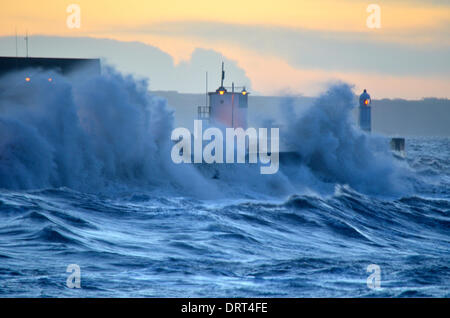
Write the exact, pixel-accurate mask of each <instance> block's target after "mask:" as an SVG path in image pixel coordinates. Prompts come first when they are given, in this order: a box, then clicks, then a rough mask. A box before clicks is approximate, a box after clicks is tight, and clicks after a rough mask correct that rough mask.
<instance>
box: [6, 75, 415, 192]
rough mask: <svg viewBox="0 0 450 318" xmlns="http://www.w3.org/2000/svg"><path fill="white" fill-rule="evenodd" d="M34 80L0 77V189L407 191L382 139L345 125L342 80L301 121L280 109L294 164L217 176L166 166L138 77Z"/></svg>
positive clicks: (161, 115)
mask: <svg viewBox="0 0 450 318" xmlns="http://www.w3.org/2000/svg"><path fill="white" fill-rule="evenodd" d="M41 77H42V78H41ZM41 77H40V75H39V74H38V75H36V76H34V77H33V81H31V82H29V83H27V84H26V85H16V86H12V85H8V83H19V82H20V81H21V79H22V78H23V74H20V73H15V74H10V75H8V76H6V77H3V78H2V79H1V80H0V105H1V106H0V135H1V136H2V138H1V140H0V187H1V188H5V189H42V188H58V187H69V188H72V189H76V190H81V191H86V192H99V191H108V190H109V189H121V190H123V191H127V190H129V189H147V190H152V191H159V192H165V191H166V192H167V191H170V192H171V193H178V194H182V195H194V196H200V197H204V198H217V197H223V196H224V195H225V196H227V195H237V196H244V197H245V196H250V197H251V196H257V195H260V194H263V195H269V196H273V195H275V196H280V195H282V196H285V195H288V194H292V193H302V192H303V193H306V192H311V191H312V192H328V193H330V192H332V191H333V189H334V185H335V184H348V185H350V186H351V187H353V188H354V189H357V190H358V191H362V192H365V193H374V194H393V193H405V191H408V190H409V185H408V173H409V172H408V169H406V167H405V166H404V165H403V166H402V164H401V163H399V162H396V161H395V160H394V159H393V157H392V155H391V154H390V151H389V146H388V143H387V141H386V139H385V138H383V137H381V136H377V135H367V134H365V133H363V132H361V131H360V130H359V129H358V128H356V127H355V125H354V121H353V120H352V118H351V111H352V109H353V108H354V107H355V96H354V94H353V92H352V89H351V87H350V86H349V85H347V84H337V85H334V86H331V87H330V88H329V90H328V91H327V92H325V93H324V94H323V95H321V96H320V97H318V98H317V100H316V102H315V103H314V104H313V105H312V107H310V108H309V109H308V110H307V111H306V112H304V113H302V114H301V115H294V112H291V113H290V115H289V118H288V119H287V121H288V125H287V127H286V128H285V129H282V130H281V138H283V140H285V141H286V142H287V143H288V144H289V145H290V146H291V147H292V149H293V151H294V152H296V153H297V154H298V155H299V158H300V159H299V160H297V161H294V162H293V163H290V164H286V165H285V166H284V167H281V171H280V172H279V173H278V174H276V175H274V176H267V175H265V176H261V175H260V174H259V169H256V167H255V165H233V166H230V165H222V166H220V167H219V166H217V165H215V167H214V169H216V170H217V171H216V172H218V173H219V175H220V178H218V179H217V178H211V176H210V175H208V172H207V171H208V168H206V167H205V166H204V165H203V168H202V167H201V168H200V169H197V167H196V166H194V165H176V164H174V163H173V162H172V160H171V158H170V150H171V147H172V142H171V140H170V133H171V131H172V129H173V122H174V117H173V116H174V115H173V112H172V111H171V110H170V108H169V107H168V105H167V103H166V101H165V100H163V99H161V98H158V97H156V96H152V95H151V94H150V93H149V92H148V83H147V81H146V80H136V79H134V78H133V77H131V76H124V75H121V74H119V73H118V72H116V71H115V70H114V69H112V68H105V70H104V72H103V74H102V75H101V76H96V77H92V78H87V79H80V78H77V79H76V80H69V79H67V78H64V77H61V76H58V75H57V74H53V75H52V77H53V78H54V80H53V81H52V82H51V83H49V82H48V81H47V80H46V78H44V77H43V76H41ZM130 191H132V190H130Z"/></svg>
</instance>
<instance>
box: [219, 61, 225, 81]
mask: <svg viewBox="0 0 450 318" xmlns="http://www.w3.org/2000/svg"><path fill="white" fill-rule="evenodd" d="M224 79H225V71H224V70H223V62H222V81H221V82H220V87H223V80H224Z"/></svg>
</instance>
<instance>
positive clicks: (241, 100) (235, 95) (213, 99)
mask: <svg viewBox="0 0 450 318" xmlns="http://www.w3.org/2000/svg"><path fill="white" fill-rule="evenodd" d="M223 67H224V66H223V63H222V79H221V83H220V87H219V88H218V89H216V91H214V92H207V101H208V103H207V105H206V106H199V107H198V118H199V119H201V120H203V121H205V122H207V123H208V124H212V125H214V124H215V125H218V126H225V127H230V128H238V127H240V128H243V129H247V113H248V95H249V92H247V90H246V89H245V86H244V87H237V86H234V83H233V84H232V86H231V87H225V86H224V85H223V81H224V79H225V71H224V68H223Z"/></svg>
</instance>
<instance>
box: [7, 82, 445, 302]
mask: <svg viewBox="0 0 450 318" xmlns="http://www.w3.org/2000/svg"><path fill="white" fill-rule="evenodd" d="M60 81H61V83H58V81H55V82H56V83H55V84H53V85H55V86H53V87H48V84H45V85H47V86H44V84H39V83H37V84H35V85H36V86H33V87H31V88H30V89H29V90H28V91H25V93H23V91H20V94H21V96H20V98H18V97H17V94H13V93H11V94H9V93H5V91H3V97H2V99H1V101H2V104H0V136H1V140H0V189H1V190H0V296H2V297H449V296H450V292H449V287H450V255H449V252H450V216H449V213H450V139H449V138H416V139H407V141H406V142H407V149H406V151H407V159H406V160H400V159H396V158H394V157H393V156H392V155H391V153H390V151H389V148H388V146H387V145H388V141H387V139H386V138H384V137H382V136H378V135H376V134H374V135H373V136H368V135H366V134H364V133H362V132H360V131H358V129H357V128H356V127H355V126H354V125H353V122H352V119H351V115H350V111H351V108H352V107H353V106H354V105H353V95H352V92H351V89H350V88H349V87H348V86H346V85H341V86H337V87H332V88H330V90H329V91H328V92H327V93H324V95H322V96H321V97H319V98H318V99H317V102H316V103H315V105H314V106H313V107H312V108H311V110H309V111H308V112H306V113H303V114H301V115H299V117H298V118H290V119H289V120H288V126H287V127H288V128H287V129H286V130H285V131H286V133H285V134H284V135H283V134H282V137H283V138H285V140H288V141H289V143H290V145H291V147H293V149H294V151H295V152H296V153H297V154H298V155H299V156H298V157H296V158H294V159H292V158H291V160H287V162H283V161H282V162H281V164H280V171H279V172H278V173H277V174H276V175H260V174H259V169H258V168H257V167H255V166H254V165H253V166H252V165H234V166H232V165H231V166H230V165H223V166H218V165H217V166H215V167H212V166H208V165H206V164H203V165H196V166H193V165H175V164H173V163H172V162H171V161H170V157H168V154H170V130H171V127H172V126H171V125H172V121H171V118H172V117H171V116H172V115H171V112H170V110H168V108H167V106H166V105H165V102H164V101H162V100H160V99H158V98H156V97H153V96H148V93H146V89H145V83H139V82H136V81H134V80H132V79H129V78H123V77H122V76H120V75H117V74H111V75H108V76H103V77H101V78H98V79H95V82H94V83H89V82H88V83H83V84H71V83H68V82H65V81H64V80H63V79H61V80H60ZM93 84H95V85H93ZM141 84H142V87H141ZM39 85H41V86H39ZM22 89H23V88H22ZM27 89H28V88H27ZM42 92H44V93H45V94H43V93H42ZM287 103H288V102H287ZM214 169H216V170H215V172H213V173H212V172H211V171H212V170H214ZM212 176H213V177H212ZM70 264H77V265H78V266H79V267H80V269H81V288H79V289H77V288H74V289H71V288H68V287H67V285H66V280H67V278H68V276H69V275H70V274H71V273H68V272H66V269H67V267H68V265H70ZM371 264H375V265H377V266H379V268H380V272H379V273H380V288H377V289H372V288H369V286H368V284H367V278H368V277H369V275H371V272H368V271H367V267H368V266H369V265H371Z"/></svg>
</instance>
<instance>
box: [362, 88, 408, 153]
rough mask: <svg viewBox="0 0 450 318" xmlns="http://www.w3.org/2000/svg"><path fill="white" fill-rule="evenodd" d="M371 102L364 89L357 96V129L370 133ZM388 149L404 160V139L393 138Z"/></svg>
mask: <svg viewBox="0 0 450 318" xmlns="http://www.w3.org/2000/svg"><path fill="white" fill-rule="evenodd" d="M371 104H372V100H371V99H370V95H369V94H368V93H367V90H366V89H365V90H364V92H363V93H362V94H361V95H360V96H359V120H358V121H359V128H361V130H363V131H365V132H367V133H370V132H371V131H372V113H371V112H372V106H371ZM390 147H391V150H392V152H393V154H394V155H395V156H396V157H398V158H405V157H406V152H405V138H402V137H394V138H391V142H390Z"/></svg>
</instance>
